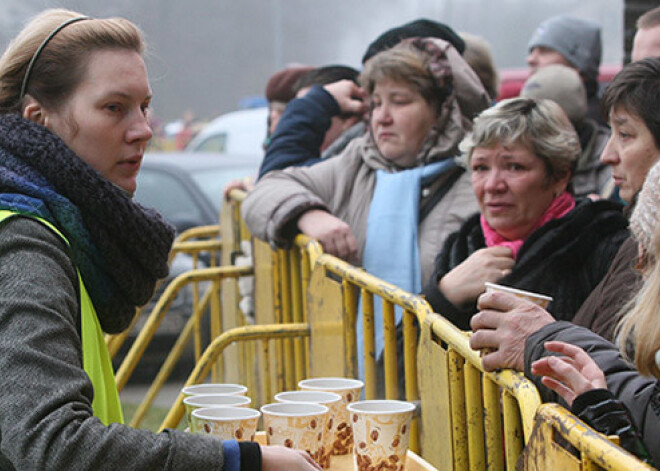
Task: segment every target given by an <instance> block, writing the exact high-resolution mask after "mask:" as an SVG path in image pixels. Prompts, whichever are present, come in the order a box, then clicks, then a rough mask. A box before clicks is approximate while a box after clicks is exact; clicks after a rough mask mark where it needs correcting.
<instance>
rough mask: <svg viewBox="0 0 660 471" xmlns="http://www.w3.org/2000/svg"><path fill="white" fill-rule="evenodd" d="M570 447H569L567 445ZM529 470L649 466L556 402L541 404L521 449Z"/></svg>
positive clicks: (592, 470)
mask: <svg viewBox="0 0 660 471" xmlns="http://www.w3.org/2000/svg"><path fill="white" fill-rule="evenodd" d="M569 445H570V446H572V447H573V449H570V446H569ZM523 468H524V469H526V470H530V471H545V470H548V469H550V470H552V469H555V470H561V471H574V470H575V471H578V470H579V471H595V470H601V469H604V470H610V471H624V470H652V469H655V468H653V467H651V466H649V465H647V464H645V463H642V462H641V461H640V460H639V459H637V458H636V457H635V456H633V455H631V454H629V453H628V452H626V451H625V450H623V449H622V448H620V447H618V446H617V445H615V444H614V443H612V442H611V441H610V440H608V438H607V437H606V436H605V435H602V434H600V433H598V432H596V431H595V430H593V429H592V428H590V427H588V426H587V425H586V424H585V423H584V422H582V421H581V420H580V419H578V418H577V417H575V416H574V415H573V414H571V413H570V412H569V411H567V410H566V409H564V408H563V407H561V406H560V405H558V404H543V405H542V406H541V407H540V408H539V410H538V413H537V416H536V420H535V423H534V430H533V431H532V434H531V438H530V440H529V443H528V445H527V447H526V448H525V450H524V452H523Z"/></svg>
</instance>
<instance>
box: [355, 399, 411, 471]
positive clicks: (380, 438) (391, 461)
mask: <svg viewBox="0 0 660 471" xmlns="http://www.w3.org/2000/svg"><path fill="white" fill-rule="evenodd" d="M414 410H415V405H414V404H412V403H410V402H405V401H395V400H373V401H360V402H354V403H352V404H349V405H348V411H349V414H350V415H351V424H352V426H353V438H354V440H355V443H354V447H353V457H354V463H355V470H357V471H366V470H368V469H394V470H403V469H404V466H405V462H406V454H407V453H408V439H409V437H410V422H411V421H412V417H413V412H414Z"/></svg>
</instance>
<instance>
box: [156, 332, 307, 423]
mask: <svg viewBox="0 0 660 471" xmlns="http://www.w3.org/2000/svg"><path fill="white" fill-rule="evenodd" d="M308 336H309V326H308V325H307V324H278V325H258V326H257V325H255V326H247V327H239V328H236V329H232V330H229V331H227V332H225V333H223V334H222V335H220V336H219V337H216V338H215V339H214V340H213V342H211V344H210V345H209V346H208V347H207V349H206V350H205V351H204V354H203V355H202V358H201V360H200V361H199V362H198V363H197V365H196V366H195V369H194V370H193V372H192V373H191V374H190V376H189V377H188V380H187V381H186V383H185V385H184V386H189V385H192V384H198V383H201V382H203V381H204V380H205V379H206V378H207V377H208V375H209V373H210V371H211V368H212V367H213V365H214V363H215V362H216V361H217V360H218V357H219V356H220V355H221V354H222V352H223V351H224V350H225V348H226V347H228V346H229V345H231V344H233V343H236V342H241V343H243V342H248V341H255V340H256V341H259V342H260V343H261V347H262V348H261V356H263V357H268V356H269V354H270V350H271V343H272V342H273V341H277V340H280V339H283V341H286V340H290V339H292V338H305V337H308ZM278 343H279V342H278ZM263 364H264V365H265V370H264V371H263V373H262V377H263V378H265V380H266V381H265V384H264V385H263V390H262V392H263V395H262V396H261V397H260V398H259V397H257V396H258V394H257V392H256V391H253V390H250V392H249V394H250V397H251V398H252V400H253V403H255V404H253V405H254V406H255V407H257V406H258V404H260V403H262V402H264V401H266V400H267V401H271V400H272V397H273V395H274V394H275V393H276V392H277V390H276V389H274V388H273V385H272V384H271V383H269V381H268V378H270V372H269V371H268V368H269V363H268V362H264V363H263ZM288 366H289V367H293V365H288ZM255 374H258V373H256V372H255ZM183 415H184V407H183V394H179V396H178V397H177V399H176V400H175V402H174V404H173V405H172V408H171V409H170V411H169V413H168V415H167V417H165V420H164V421H163V424H162V425H161V430H162V429H164V428H174V427H177V426H178V425H179V422H180V421H181V419H182V417H183Z"/></svg>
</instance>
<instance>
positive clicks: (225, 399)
mask: <svg viewBox="0 0 660 471" xmlns="http://www.w3.org/2000/svg"><path fill="white" fill-rule="evenodd" d="M251 402H252V399H250V398H249V397H247V396H227V395H223V394H209V395H204V396H188V397H187V398H185V399H184V400H183V405H184V406H185V407H186V417H187V418H188V424H192V411H194V410H195V409H203V408H207V407H248V406H249V405H250V403H251Z"/></svg>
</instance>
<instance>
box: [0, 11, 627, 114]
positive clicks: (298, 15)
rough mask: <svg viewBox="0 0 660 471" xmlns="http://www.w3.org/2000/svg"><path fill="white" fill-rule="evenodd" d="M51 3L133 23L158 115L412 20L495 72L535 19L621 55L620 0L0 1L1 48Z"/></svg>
mask: <svg viewBox="0 0 660 471" xmlns="http://www.w3.org/2000/svg"><path fill="white" fill-rule="evenodd" d="M54 7H64V8H70V9H74V10H77V11H80V12H81V13H84V14H88V15H91V16H98V17H105V16H115V15H118V16H124V17H126V18H128V19H130V20H132V21H133V22H135V23H136V24H138V25H139V26H140V27H141V28H142V29H143V31H144V32H145V34H146V37H147V41H148V44H149V56H148V58H147V63H148V67H149V73H150V79H151V85H152V87H153V90H154V101H153V109H154V112H155V115H156V116H157V117H158V118H160V119H161V120H164V121H169V120H173V119H176V118H178V117H180V116H181V115H182V114H183V113H184V112H185V111H186V110H190V111H192V113H193V114H194V116H195V117H196V118H199V119H210V118H212V117H214V116H217V115H218V114H220V113H224V112H227V111H231V110H235V109H238V108H239V107H240V103H241V100H242V99H246V98H248V97H254V96H261V95H263V91H264V88H265V85H266V81H267V80H268V77H269V76H270V75H271V74H272V73H274V72H276V71H277V70H279V69H281V68H283V67H285V66H287V65H289V64H291V63H303V64H307V65H314V66H318V65H325V64H330V63H338V64H346V65H350V66H353V67H356V68H358V69H359V68H360V65H361V62H360V61H361V58H362V54H363V53H364V51H365V50H366V48H367V46H368V44H369V43H370V42H371V41H372V40H373V39H375V38H376V37H377V36H378V35H379V34H380V33H382V32H383V31H385V30H386V29H388V28H391V27H393V26H398V25H400V24H403V23H405V22H408V21H410V20H413V19H416V18H419V17H427V18H430V19H433V20H437V21H441V22H444V23H447V24H448V25H450V26H452V27H453V28H454V29H455V30H456V31H467V32H470V33H473V34H477V35H480V36H482V37H484V38H485V39H486V40H488V41H489V42H490V44H491V46H492V50H493V54H494V56H495V61H496V64H497V66H498V67H499V68H511V67H526V66H525V57H526V55H527V47H526V45H527V41H528V40H529V38H530V36H531V34H532V32H533V31H534V29H535V28H536V26H537V25H538V24H539V23H540V22H541V21H542V20H544V19H545V18H548V17H550V16H553V15H558V14H564V15H571V16H577V17H581V18H588V19H592V20H595V21H597V22H598V23H600V24H601V26H602V38H603V64H621V63H622V60H623V10H624V5H623V0H185V1H182V0H114V1H111V2H109V1H107V0H78V1H52V0H50V1H47V0H40V1H39V0H0V47H2V50H4V48H5V47H6V45H7V43H8V42H9V40H10V39H11V38H12V37H13V36H14V35H15V34H16V33H17V32H18V31H19V30H20V29H21V27H22V26H23V25H24V24H25V21H26V20H27V19H28V18H29V17H31V16H33V15H34V14H36V13H38V12H39V11H41V10H42V9H44V8H54Z"/></svg>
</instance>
